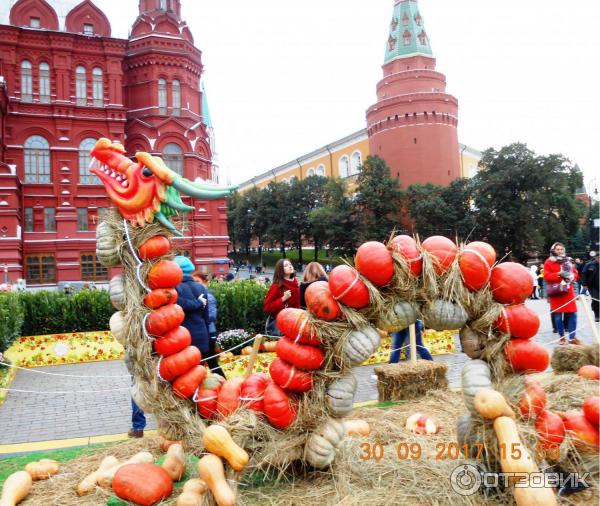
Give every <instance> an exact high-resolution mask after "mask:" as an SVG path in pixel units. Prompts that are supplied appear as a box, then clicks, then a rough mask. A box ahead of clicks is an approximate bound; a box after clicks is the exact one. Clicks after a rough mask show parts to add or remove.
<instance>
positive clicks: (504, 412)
mask: <svg viewBox="0 0 600 506" xmlns="http://www.w3.org/2000/svg"><path fill="white" fill-rule="evenodd" d="M473 406H474V407H475V411H477V413H479V415H481V417H482V418H486V419H488V420H495V419H496V418H498V417H499V416H508V417H510V418H514V417H515V413H514V411H513V410H512V409H511V408H510V406H509V405H508V403H507V402H506V399H505V398H504V396H503V395H502V394H501V393H500V392H498V391H497V390H494V389H492V388H483V389H481V390H478V391H477V392H476V393H475V397H474V399H473Z"/></svg>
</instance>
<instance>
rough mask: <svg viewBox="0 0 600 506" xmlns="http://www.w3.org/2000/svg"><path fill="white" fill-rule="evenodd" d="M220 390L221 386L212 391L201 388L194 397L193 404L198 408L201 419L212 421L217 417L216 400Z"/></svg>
mask: <svg viewBox="0 0 600 506" xmlns="http://www.w3.org/2000/svg"><path fill="white" fill-rule="evenodd" d="M220 389H221V385H219V386H218V387H216V388H212V389H207V388H206V387H204V386H203V387H202V388H201V389H200V390H199V391H198V393H197V394H196V395H195V396H194V402H195V403H196V407H197V408H198V413H200V416H201V417H202V418H206V419H207V420H213V419H214V418H216V417H217V414H218V413H217V398H218V396H219V390H220Z"/></svg>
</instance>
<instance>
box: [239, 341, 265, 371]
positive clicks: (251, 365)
mask: <svg viewBox="0 0 600 506" xmlns="http://www.w3.org/2000/svg"><path fill="white" fill-rule="evenodd" d="M262 337H263V336H262V335H261V334H256V336H255V337H254V345H253V346H252V353H251V354H250V356H249V358H248V367H246V373H245V374H244V379H245V378H247V377H248V376H250V375H251V374H252V370H253V369H254V362H256V356H257V355H258V350H259V349H260V343H261V341H262Z"/></svg>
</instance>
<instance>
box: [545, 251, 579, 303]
mask: <svg viewBox="0 0 600 506" xmlns="http://www.w3.org/2000/svg"><path fill="white" fill-rule="evenodd" d="M572 269H573V274H574V275H575V278H574V280H575V281H579V273H578V272H577V268H576V267H575V262H573V267H572ZM560 270H561V265H560V264H559V263H558V262H557V261H556V260H553V259H552V258H548V260H546V261H545V262H544V279H545V280H546V283H560V282H561V281H562V279H563V278H561V277H560V276H559V274H558V273H559V272H560ZM574 298H575V290H573V283H571V284H570V285H569V290H568V291H567V293H565V294H563V295H559V296H557V297H548V301H549V302H550V310H551V311H553V312H556V313H576V312H577V301H575V300H574ZM569 301H570V302H569ZM567 303H568V304H567ZM565 304H566V306H565ZM561 306H563V307H561ZM559 308H560V309H559Z"/></svg>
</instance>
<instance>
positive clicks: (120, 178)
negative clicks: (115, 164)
mask: <svg viewBox="0 0 600 506" xmlns="http://www.w3.org/2000/svg"><path fill="white" fill-rule="evenodd" d="M115 179H116V180H117V181H119V182H121V181H123V178H122V177H121V176H117V177H116V178H115Z"/></svg>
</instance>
